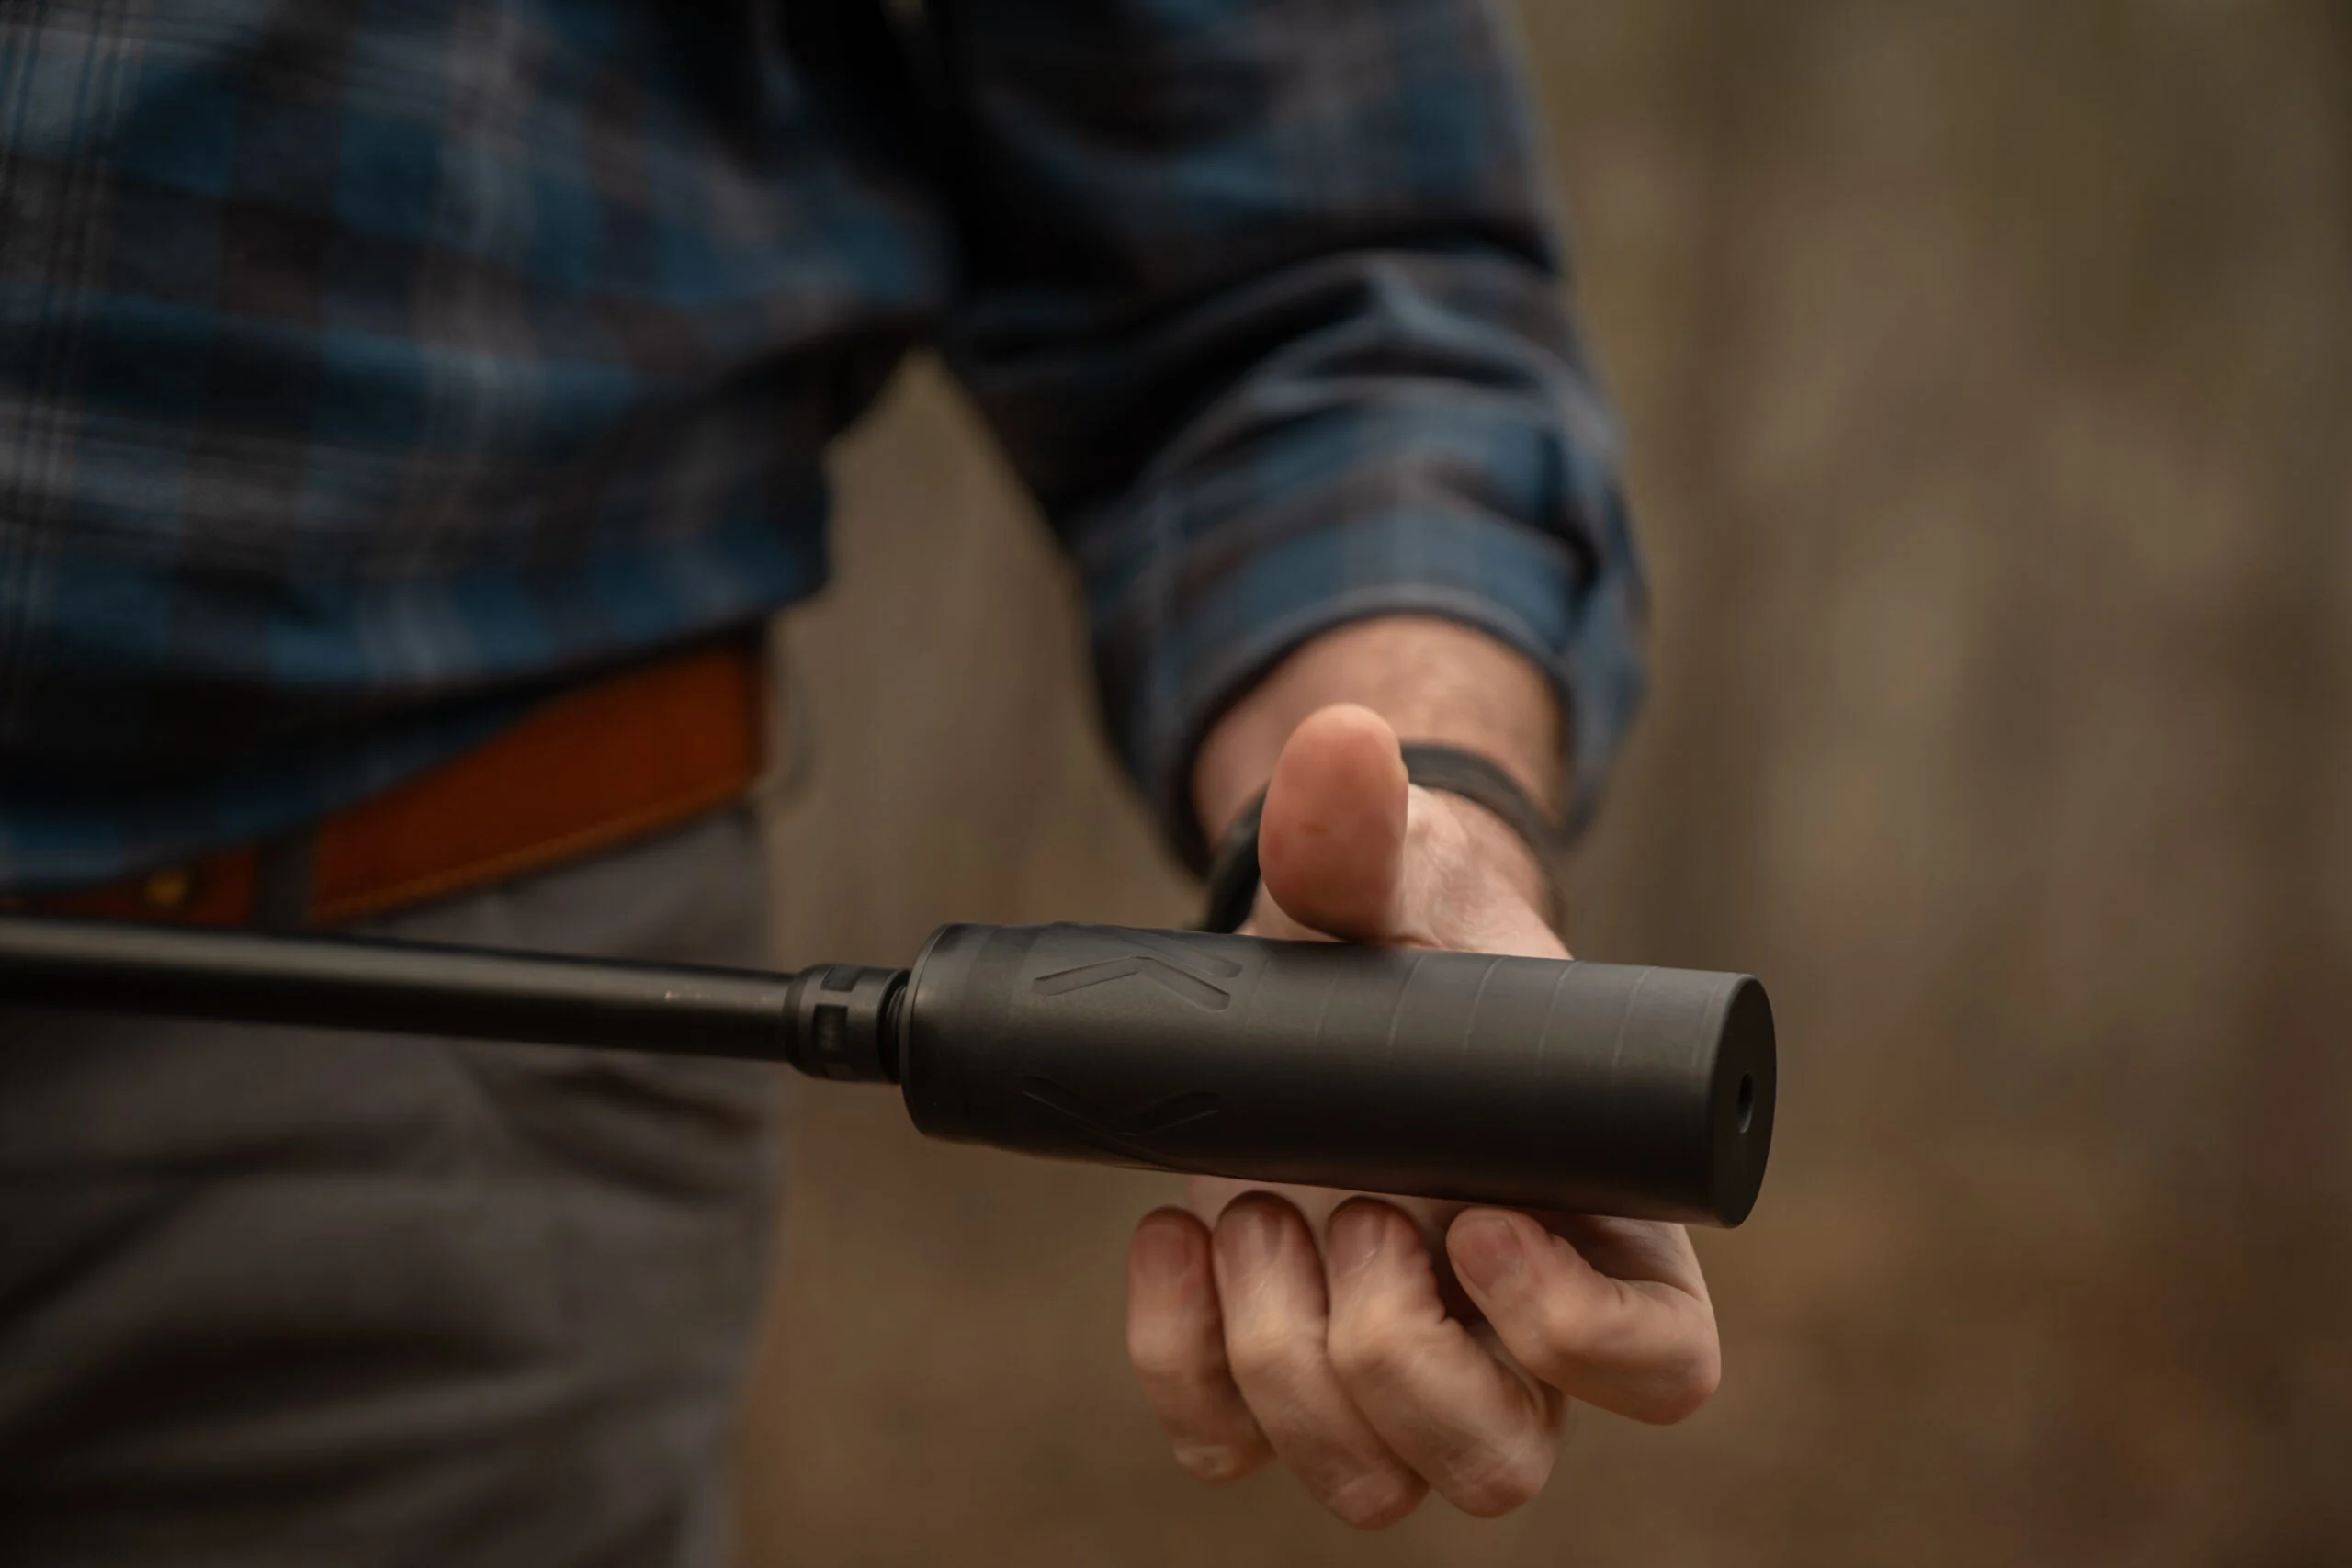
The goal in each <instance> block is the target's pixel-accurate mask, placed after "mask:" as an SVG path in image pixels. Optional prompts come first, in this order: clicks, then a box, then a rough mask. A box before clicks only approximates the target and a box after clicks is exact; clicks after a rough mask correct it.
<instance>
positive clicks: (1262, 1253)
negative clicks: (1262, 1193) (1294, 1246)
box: [1216, 1201, 1282, 1274]
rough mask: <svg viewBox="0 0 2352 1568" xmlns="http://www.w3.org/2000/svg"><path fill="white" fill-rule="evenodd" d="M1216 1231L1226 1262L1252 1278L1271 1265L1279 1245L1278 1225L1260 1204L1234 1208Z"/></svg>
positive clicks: (1245, 1202)
mask: <svg viewBox="0 0 2352 1568" xmlns="http://www.w3.org/2000/svg"><path fill="white" fill-rule="evenodd" d="M1216 1229H1217V1241H1218V1244H1219V1245H1220V1246H1222V1247H1224V1249H1225V1259H1226V1261H1227V1263H1229V1264H1231V1265H1232V1266H1233V1267H1235V1268H1237V1269H1243V1270H1246V1271H1247V1272H1250V1273H1253V1274H1254V1273H1256V1272H1257V1271H1258V1270H1259V1269H1263V1268H1264V1267H1265V1266H1266V1265H1267V1264H1269V1263H1271V1262H1272V1261H1273V1258H1274V1249H1275V1248H1276V1247H1280V1246H1281V1245H1282V1225H1281V1222H1280V1221H1278V1220H1277V1219H1276V1218H1275V1217H1274V1213H1273V1211H1272V1209H1270V1208H1268V1207H1267V1206H1266V1205H1265V1204H1264V1203H1263V1202H1257V1203H1251V1202H1247V1201H1244V1202H1240V1203H1237V1204H1235V1205H1234V1206H1233V1207H1232V1208H1230V1209H1227V1211H1226V1212H1225V1218H1224V1219H1223V1220H1221V1221H1219V1222H1218V1224H1217V1227H1216Z"/></svg>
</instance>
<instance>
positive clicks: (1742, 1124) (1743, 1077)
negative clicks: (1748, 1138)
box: [1732, 1073, 1756, 1134]
mask: <svg viewBox="0 0 2352 1568" xmlns="http://www.w3.org/2000/svg"><path fill="white" fill-rule="evenodd" d="M1732 1110H1733V1111H1735V1112H1736V1113H1737V1115H1738V1117H1739V1130H1740V1132H1742V1133H1743V1134H1744V1133H1746V1132H1747V1124H1748V1123H1749V1122H1753V1121H1755V1120H1756V1075H1755V1074H1754V1073H1742V1074H1740V1075H1739V1096H1738V1098H1737V1099H1736V1100H1735V1101H1734V1102H1733V1104H1732Z"/></svg>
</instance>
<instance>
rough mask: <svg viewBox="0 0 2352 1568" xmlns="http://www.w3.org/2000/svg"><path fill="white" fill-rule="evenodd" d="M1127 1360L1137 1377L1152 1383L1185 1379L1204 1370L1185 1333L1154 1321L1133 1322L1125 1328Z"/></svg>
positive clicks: (1183, 1380) (1198, 1374) (1191, 1377)
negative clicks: (1134, 1323)
mask: <svg viewBox="0 0 2352 1568" xmlns="http://www.w3.org/2000/svg"><path fill="white" fill-rule="evenodd" d="M1127 1359H1128V1360H1129V1361H1130V1362H1131V1363H1133V1365H1134V1367H1135V1370H1136V1375H1137V1376H1138V1377H1141V1378H1142V1379H1143V1380H1144V1381H1145V1382H1153V1383H1171V1382H1185V1381H1188V1380H1190V1379H1193V1378H1195V1377H1198V1376H1200V1375H1201V1374H1202V1372H1203V1371H1204V1368H1202V1367H1201V1366H1200V1365H1199V1359H1200V1358H1199V1357H1198V1355H1197V1354H1196V1353H1195V1351H1194V1350H1193V1344H1192V1339H1191V1337H1190V1336H1189V1335H1185V1334H1182V1333H1178V1332H1174V1331H1171V1330H1170V1329H1168V1328H1165V1327H1162V1326H1161V1325H1158V1324H1136V1325H1133V1326H1131V1327H1130V1328H1129V1329H1128V1330H1127Z"/></svg>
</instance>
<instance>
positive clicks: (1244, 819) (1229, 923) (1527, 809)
mask: <svg viewBox="0 0 2352 1568" xmlns="http://www.w3.org/2000/svg"><path fill="white" fill-rule="evenodd" d="M1403 750H1404V753H1405V776H1406V777H1407V778H1408V779H1410V780H1411V781H1412V782H1413V783H1415V784H1419V785H1420V786H1421V787H1422V788H1423V789H1438V790H1443V791H1444V792H1445V793H1446V794H1448V795H1460V796H1461V797H1462V798H1463V799H1464V800H1466V801H1468V802H1470V803H1471V804H1472V805H1473V806H1479V807H1485V808H1486V809H1487V810H1488V811H1491V812H1493V813H1494V814H1495V815H1496V816H1497V817H1498V818H1501V819H1502V823H1503V826H1505V827H1507V828H1509V829H1510V830H1511V831H1512V832H1513V833H1515V834H1517V835H1518V836H1519V839H1520V841H1521V842H1522V843H1524V844H1525V845H1526V846H1527V848H1528V852H1530V853H1531V854H1532V855H1533V856H1534V857H1535V863H1536V865H1537V866H1538V867H1539V868H1541V870H1542V871H1543V873H1544V902H1545V908H1544V919H1546V920H1547V921H1549V922H1550V923H1551V925H1552V926H1553V928H1554V929H1555V930H1556V929H1557V928H1558V927H1559V924H1560V919H1561V915H1562V913H1563V911H1562V909H1561V907H1560V904H1561V900H1560V881H1559V858H1560V853H1561V852H1562V851H1563V850H1564V849H1565V848H1566V843H1565V840H1564V837H1563V835H1562V834H1561V832H1560V831H1559V829H1556V828H1555V827H1553V826H1552V823H1551V821H1550V819H1549V818H1546V817H1545V816H1544V811H1543V808H1542V807H1539V806H1537V805H1536V804H1535V802H1534V801H1533V800H1532V799H1530V798H1529V796H1528V794H1527V792H1526V791H1525V790H1523V789H1521V788H1520V787H1519V781H1518V780H1516V779H1514V778H1512V777H1511V776H1510V774H1509V773H1505V772H1503V770H1502V769H1501V768H1500V767H1499V766H1498V765H1497V764H1496V763H1495V762H1494V761H1492V760H1491V759H1489V758H1487V757H1482V756H1480V755H1479V754H1478V753H1477V752H1476V751H1465V750H1463V749H1462V748H1461V747H1459V746H1430V745H1420V744H1411V745H1408V746H1406V747H1404V748H1403ZM1265 805H1266V793H1265V791H1263V790H1260V791H1259V792H1258V796H1257V798H1256V799H1254V800H1252V801H1251V802H1250V805H1249V806H1248V807H1247V808H1245V809H1244V810H1243V811H1242V813H1241V815H1240V816H1239V817H1238V818H1235V819H1234V823H1233V826H1232V827H1231V828H1230V829H1227V832H1226V835H1225V841H1224V842H1223V843H1221V844H1219V845H1218V846H1217V851H1216V858H1214V859H1213V860H1211V861H1210V863H1209V876H1208V907H1207V910H1206V912H1205V913H1204V915H1203V916H1202V917H1201V929H1202V930H1203V931H1238V930H1239V929H1240V927H1241V923H1242V922H1243V921H1244V920H1247V919H1249V918H1250V906H1252V905H1253V904H1255V903H1256V902H1257V901H1258V816H1259V813H1260V812H1261V811H1262V810H1263V809H1264V808H1265Z"/></svg>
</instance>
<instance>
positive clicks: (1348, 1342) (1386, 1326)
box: [1330, 1312, 1413, 1386]
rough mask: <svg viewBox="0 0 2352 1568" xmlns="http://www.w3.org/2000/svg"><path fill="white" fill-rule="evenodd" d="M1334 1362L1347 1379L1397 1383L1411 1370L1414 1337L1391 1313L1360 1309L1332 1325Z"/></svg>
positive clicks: (1381, 1383)
mask: <svg viewBox="0 0 2352 1568" xmlns="http://www.w3.org/2000/svg"><path fill="white" fill-rule="evenodd" d="M1330 1349H1331V1366H1332V1369H1333V1370H1334V1371H1337V1372H1338V1373H1339V1374H1340V1380H1341V1381H1342V1382H1349V1383H1353V1384H1357V1385H1360V1386H1363V1385H1385V1384H1389V1383H1394V1382H1397V1381H1399V1380H1400V1379H1402V1378H1403V1377H1405V1376H1406V1375H1407V1373H1408V1371H1409V1370H1410V1367H1411V1363H1412V1359H1413V1352H1412V1344H1411V1337H1410V1336H1409V1335H1408V1333H1407V1332H1406V1330H1405V1326H1404V1325H1402V1324H1401V1323H1399V1322H1397V1319H1396V1318H1395V1317H1393V1316H1391V1315H1389V1314H1385V1313H1378V1312H1368V1313H1358V1314H1351V1316H1350V1317H1348V1318H1347V1319H1345V1320H1344V1321H1342V1322H1340V1323H1335V1324H1333V1325H1332V1326H1331V1338H1330Z"/></svg>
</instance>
